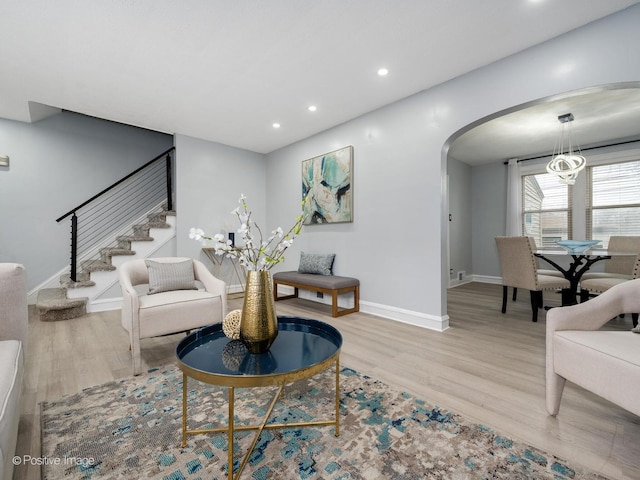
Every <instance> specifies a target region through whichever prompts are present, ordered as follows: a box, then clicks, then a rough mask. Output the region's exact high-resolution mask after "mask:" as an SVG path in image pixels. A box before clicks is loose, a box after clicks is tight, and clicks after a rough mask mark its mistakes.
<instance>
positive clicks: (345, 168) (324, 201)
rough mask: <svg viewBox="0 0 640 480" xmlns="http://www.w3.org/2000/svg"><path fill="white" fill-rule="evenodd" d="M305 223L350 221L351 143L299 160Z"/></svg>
mask: <svg viewBox="0 0 640 480" xmlns="http://www.w3.org/2000/svg"><path fill="white" fill-rule="evenodd" d="M307 195H308V196H309V201H308V202H306V203H305V206H304V211H305V213H306V214H307V218H306V219H305V224H306V225H309V224H314V223H315V224H320V223H344V222H353V147H352V146H348V147H344V148H341V149H340V150H335V151H333V152H329V153H325V154H324V155H320V156H318V157H314V158H310V159H308V160H303V162H302V198H305V196H307Z"/></svg>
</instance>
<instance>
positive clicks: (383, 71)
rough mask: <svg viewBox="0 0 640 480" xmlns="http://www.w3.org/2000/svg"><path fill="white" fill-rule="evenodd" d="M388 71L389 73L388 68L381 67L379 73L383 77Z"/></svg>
mask: <svg viewBox="0 0 640 480" xmlns="http://www.w3.org/2000/svg"><path fill="white" fill-rule="evenodd" d="M387 73H389V70H387V69H386V68H381V69H380V70H378V75H380V76H381V77H384V76H385V75H386V74H387Z"/></svg>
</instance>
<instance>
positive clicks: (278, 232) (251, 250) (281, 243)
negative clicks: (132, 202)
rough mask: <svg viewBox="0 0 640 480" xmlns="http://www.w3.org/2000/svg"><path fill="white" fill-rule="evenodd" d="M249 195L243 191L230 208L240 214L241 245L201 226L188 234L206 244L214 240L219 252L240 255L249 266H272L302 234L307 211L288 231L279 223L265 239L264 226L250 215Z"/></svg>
mask: <svg viewBox="0 0 640 480" xmlns="http://www.w3.org/2000/svg"><path fill="white" fill-rule="evenodd" d="M246 198H247V197H245V196H244V194H241V195H240V200H239V201H238V203H239V204H240V205H239V206H238V207H236V208H235V209H234V210H233V211H232V212H231V213H232V214H234V215H236V216H237V217H238V220H239V222H240V227H239V228H238V230H237V232H238V234H239V236H240V242H241V243H242V244H241V245H238V244H237V243H236V245H232V243H231V240H229V239H226V238H225V236H224V235H223V234H222V233H217V234H215V235H214V236H213V237H212V236H210V235H208V234H206V233H204V231H202V229H200V228H191V229H190V230H189V238H191V239H192V240H196V241H199V242H201V243H202V244H203V245H207V244H208V242H209V241H213V242H215V243H214V244H213V245H212V247H213V248H214V249H215V253H216V255H226V256H227V257H232V258H237V259H238V261H239V262H240V265H243V266H244V267H246V269H247V270H250V271H251V270H255V271H266V270H270V269H271V268H272V267H273V266H274V265H277V264H278V263H280V262H282V261H284V252H285V250H286V249H287V248H289V247H290V246H291V245H292V244H293V240H294V239H295V238H296V237H297V236H298V235H299V234H300V232H301V230H302V224H303V222H304V219H305V217H306V215H305V214H304V213H301V214H300V215H299V216H298V217H296V222H295V223H294V224H293V227H291V228H290V229H289V231H288V232H287V233H284V230H282V228H280V227H278V228H276V229H275V230H273V231H272V232H271V235H270V236H269V238H267V239H266V240H264V239H263V235H262V230H261V229H260V227H259V226H258V225H257V224H256V223H254V221H253V220H252V219H251V210H249V206H248V205H247V202H246ZM306 201H307V198H305V199H304V200H303V201H302V206H303V207H304V204H305V202H306ZM253 227H255V229H256V230H257V231H258V236H257V237H256V236H255V235H254V234H253V232H252V228H253Z"/></svg>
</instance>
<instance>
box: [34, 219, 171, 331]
mask: <svg viewBox="0 0 640 480" xmlns="http://www.w3.org/2000/svg"><path fill="white" fill-rule="evenodd" d="M174 236H175V211H173V210H166V209H165V208H163V210H162V211H159V212H152V213H149V214H147V221H146V222H143V223H139V224H135V225H132V226H131V227H130V229H129V234H126V235H120V236H117V237H116V244H115V246H111V247H105V248H100V249H99V250H98V252H97V254H96V256H95V258H90V259H88V260H84V261H82V262H80V265H79V269H78V273H77V276H76V281H75V282H74V281H73V280H71V278H70V275H69V274H65V275H62V276H61V277H60V287H58V288H43V289H41V290H40V291H39V292H38V297H37V300H36V308H37V310H38V313H39V315H40V320H42V321H57V320H68V319H71V318H77V317H80V316H82V315H85V314H86V313H87V311H92V301H94V300H96V299H97V298H99V297H100V295H102V294H103V293H104V292H106V291H107V290H109V288H111V287H112V286H113V285H115V284H117V283H118V273H117V268H118V266H119V265H121V264H122V263H124V262H126V261H128V260H132V259H135V258H146V257H148V256H149V255H151V254H153V252H154V251H156V250H157V249H158V248H160V247H161V246H162V245H164V244H165V243H166V242H167V241H168V240H169V239H171V238H172V237H174Z"/></svg>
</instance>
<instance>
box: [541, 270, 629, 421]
mask: <svg viewBox="0 0 640 480" xmlns="http://www.w3.org/2000/svg"><path fill="white" fill-rule="evenodd" d="M629 312H640V279H637V280H630V281H628V282H625V283H622V284H619V285H616V286H615V287H612V288H611V289H609V290H607V291H606V292H604V293H603V294H602V295H599V296H598V297H596V298H594V299H592V300H589V301H588V302H584V303H581V304H579V305H573V306H571V307H562V308H553V309H551V310H550V311H549V312H548V313H547V355H546V383H547V391H546V401H547V411H548V412H549V414H550V415H554V416H555V415H557V414H558V411H559V409H560V400H561V397H562V391H563V389H564V385H565V382H566V380H569V381H570V382H573V383H575V384H577V385H580V386H581V387H583V388H585V389H587V390H589V391H591V392H593V393H595V394H597V395H599V396H601V397H603V398H605V399H607V400H609V401H611V402H613V403H615V404H617V405H619V406H621V407H622V408H624V409H626V410H628V411H630V412H632V413H634V414H636V415H640V402H638V398H640V334H638V333H633V332H631V325H629V331H606V330H600V327H602V326H603V325H604V324H606V323H607V322H608V321H609V320H611V319H612V318H615V317H617V316H618V315H619V314H622V313H629Z"/></svg>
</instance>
